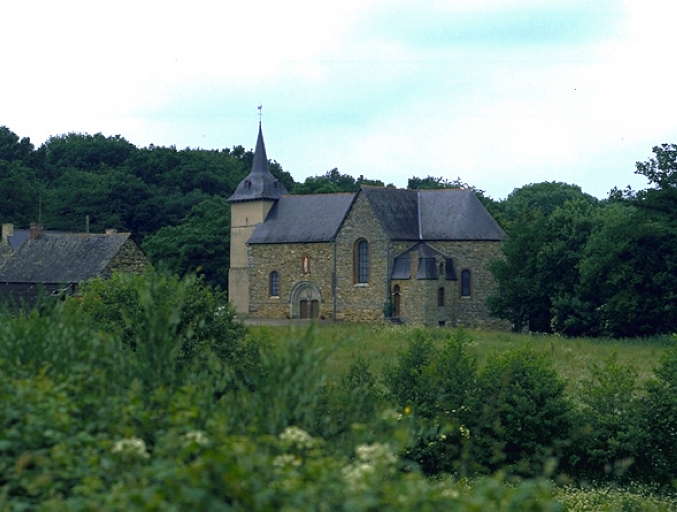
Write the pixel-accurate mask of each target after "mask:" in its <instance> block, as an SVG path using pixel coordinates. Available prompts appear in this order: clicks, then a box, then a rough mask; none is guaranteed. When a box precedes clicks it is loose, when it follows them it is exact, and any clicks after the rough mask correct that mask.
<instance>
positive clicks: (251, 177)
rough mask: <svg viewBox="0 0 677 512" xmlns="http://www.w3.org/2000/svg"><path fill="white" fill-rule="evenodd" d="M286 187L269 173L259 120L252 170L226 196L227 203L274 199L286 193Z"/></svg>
mask: <svg viewBox="0 0 677 512" xmlns="http://www.w3.org/2000/svg"><path fill="white" fill-rule="evenodd" d="M287 193H288V192H287V189H285V188H284V185H282V183H280V181H279V180H278V179H276V178H275V176H273V175H272V174H271V173H270V169H269V168H268V156H267V155H266V145H265V144H264V142H263V130H262V129H261V121H260V120H259V136H258V139H257V140H256V149H255V150H254V162H253V163H252V170H251V172H250V173H249V174H248V175H247V177H246V178H245V179H243V180H242V181H241V182H240V184H239V185H238V186H237V189H236V190H235V193H234V194H233V195H232V196H230V198H228V202H229V203H237V202H242V201H256V200H260V199H270V200H276V199H279V197H280V196H281V195H283V194H287Z"/></svg>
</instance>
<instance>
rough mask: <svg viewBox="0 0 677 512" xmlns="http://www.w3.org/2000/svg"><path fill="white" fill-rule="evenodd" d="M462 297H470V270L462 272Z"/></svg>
mask: <svg viewBox="0 0 677 512" xmlns="http://www.w3.org/2000/svg"><path fill="white" fill-rule="evenodd" d="M461 297H470V270H468V269H465V270H463V271H462V272H461Z"/></svg>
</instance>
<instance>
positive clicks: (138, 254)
mask: <svg viewBox="0 0 677 512" xmlns="http://www.w3.org/2000/svg"><path fill="white" fill-rule="evenodd" d="M115 236H119V235H115ZM148 265H150V263H149V262H148V259H147V258H146V255H145V254H144V253H143V252H142V251H141V249H139V246H138V245H136V244H135V243H134V241H133V240H132V239H131V238H128V239H127V241H126V242H125V243H124V244H122V247H120V251H118V253H117V254H116V255H115V256H114V257H113V259H112V260H110V263H108V265H107V266H106V268H104V269H103V271H102V272H101V275H102V276H103V277H106V278H107V277H110V276H111V275H112V274H113V272H116V271H119V272H129V273H132V274H142V273H143V271H144V270H145V269H146V267H148Z"/></svg>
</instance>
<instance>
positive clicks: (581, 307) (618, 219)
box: [490, 144, 677, 337]
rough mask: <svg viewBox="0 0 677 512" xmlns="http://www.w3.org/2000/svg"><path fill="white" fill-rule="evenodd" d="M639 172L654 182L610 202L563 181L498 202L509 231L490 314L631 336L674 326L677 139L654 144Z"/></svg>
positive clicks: (542, 326)
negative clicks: (673, 142)
mask: <svg viewBox="0 0 677 512" xmlns="http://www.w3.org/2000/svg"><path fill="white" fill-rule="evenodd" d="M653 151H654V157H653V158H650V159H649V160H647V161H646V162H637V164H636V165H637V168H636V173H637V174H640V175H643V176H645V177H646V178H647V179H648V181H649V183H650V185H651V186H650V187H649V188H647V189H645V190H640V191H634V190H631V189H629V188H627V189H625V190H618V189H613V190H612V191H611V192H610V194H609V197H608V198H607V199H606V200H603V201H598V200H597V199H595V198H593V197H591V196H589V195H586V194H584V193H582V192H581V190H580V189H579V188H578V187H575V186H573V185H566V184H563V183H540V184H535V185H528V186H526V187H522V188H521V189H517V190H515V191H514V192H513V193H512V194H511V195H510V196H509V197H508V198H507V199H506V200H505V201H504V202H502V203H501V205H500V207H501V215H502V221H503V223H504V225H505V227H506V230H507V232H508V234H509V236H510V238H509V239H508V240H507V241H506V242H505V244H504V247H503V252H504V254H505V260H504V261H498V262H495V263H494V266H493V269H492V270H493V272H494V275H495V276H496V277H497V279H498V281H499V283H500V287H501V294H500V295H499V296H497V297H494V298H493V299H491V301H490V307H491V310H492V312H493V313H494V314H496V315H498V316H500V317H502V318H506V319H508V320H510V321H512V322H513V325H514V326H515V328H516V329H518V330H520V329H522V328H528V329H529V330H531V331H539V332H554V333H560V334H564V335H570V336H581V335H587V336H613V337H632V336H649V335H655V334H663V333H672V332H675V330H676V329H677V273H676V272H675V270H677V188H675V187H676V185H677V162H676V158H677V147H676V146H675V145H672V144H664V145H662V146H657V147H654V148H653Z"/></svg>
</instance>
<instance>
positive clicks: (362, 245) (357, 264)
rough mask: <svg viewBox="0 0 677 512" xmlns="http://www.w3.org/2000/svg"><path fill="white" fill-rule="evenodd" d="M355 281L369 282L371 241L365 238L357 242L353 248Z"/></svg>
mask: <svg viewBox="0 0 677 512" xmlns="http://www.w3.org/2000/svg"><path fill="white" fill-rule="evenodd" d="M353 281H354V282H355V283H368V282H369V242H367V241H366V240H365V239H361V240H358V241H357V242H355V246H354V248H353Z"/></svg>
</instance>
